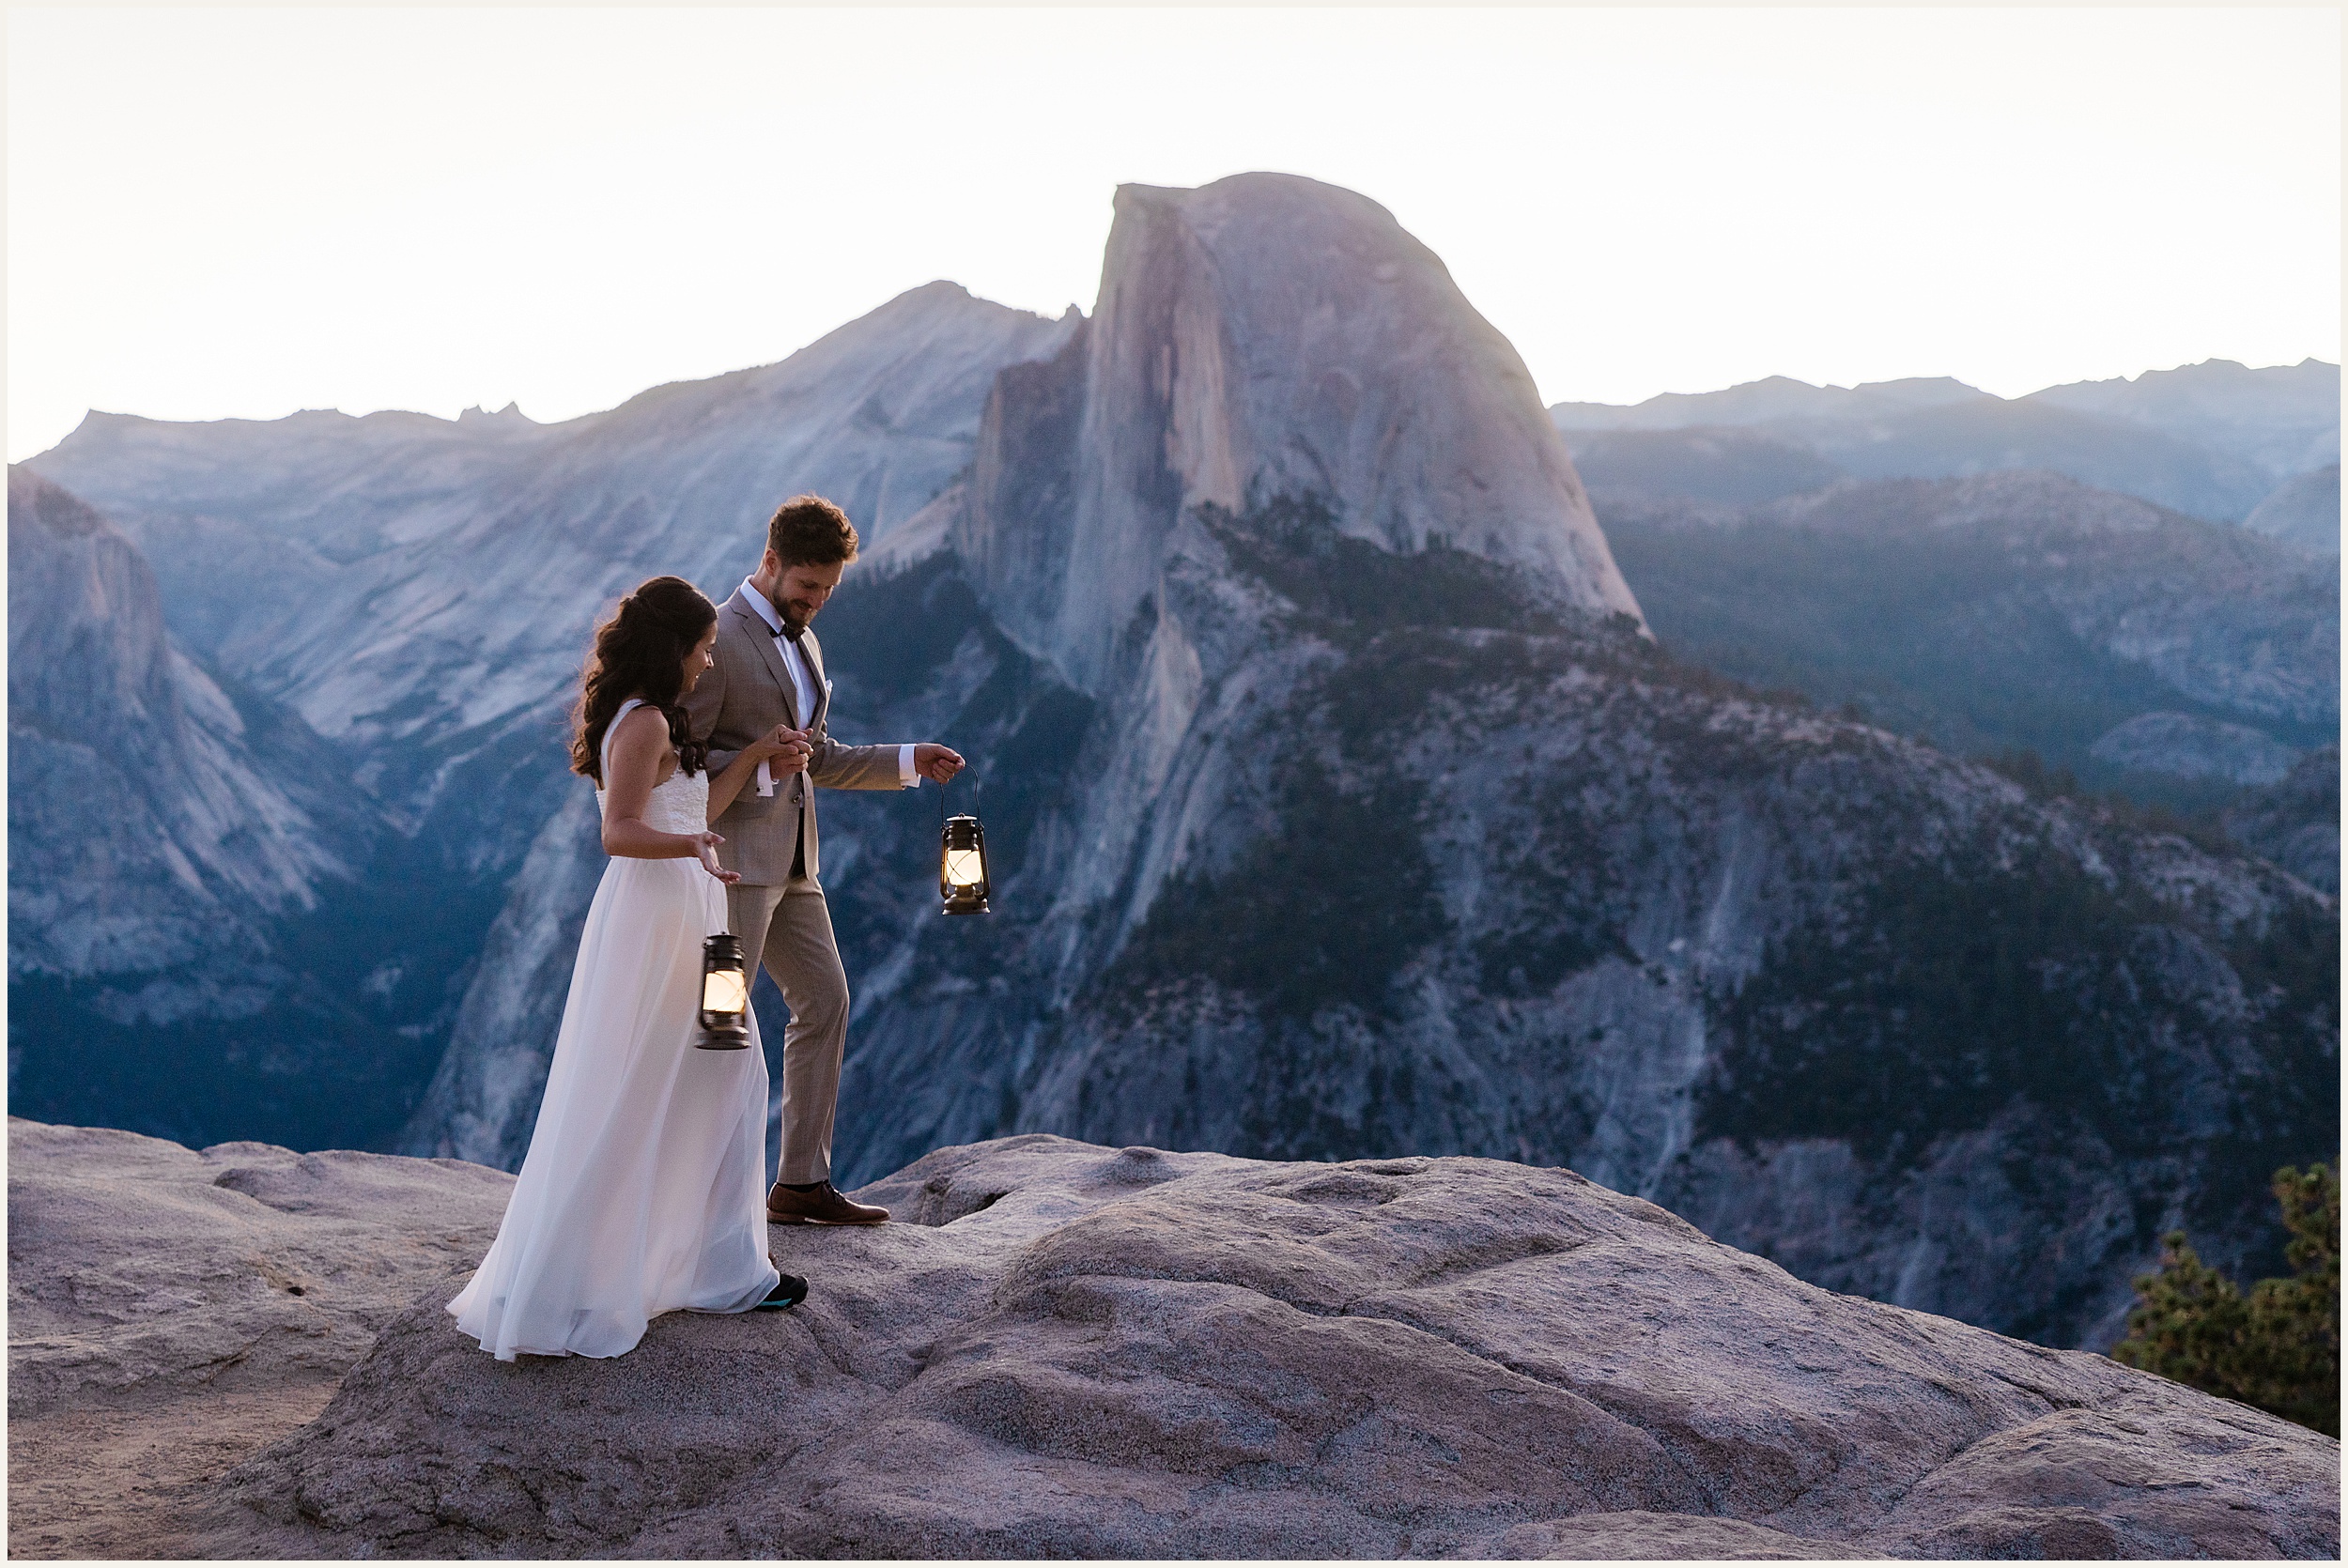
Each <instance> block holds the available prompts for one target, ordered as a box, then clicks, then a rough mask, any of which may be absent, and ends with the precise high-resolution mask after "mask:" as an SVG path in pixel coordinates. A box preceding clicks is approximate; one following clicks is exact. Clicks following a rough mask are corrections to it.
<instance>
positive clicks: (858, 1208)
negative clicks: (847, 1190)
mask: <svg viewBox="0 0 2348 1568" xmlns="http://www.w3.org/2000/svg"><path fill="white" fill-rule="evenodd" d="M766 1218H767V1220H768V1221H769V1222H773V1223H775V1224H778V1225H877V1224H879V1223H880V1222H882V1221H884V1220H886V1219H888V1210H887V1209H885V1208H883V1207H880V1206H879V1205H877V1204H869V1203H857V1202H855V1201H854V1200H853V1199H850V1198H846V1197H843V1196H842V1194H841V1191H840V1189H839V1188H837V1187H834V1186H833V1185H832V1184H831V1183H830V1182H828V1181H826V1182H825V1183H824V1184H823V1185H822V1186H821V1187H816V1188H812V1189H811V1190H810V1191H805V1192H794V1191H792V1190H791V1189H790V1188H788V1187H785V1186H783V1185H782V1184H781V1183H780V1182H778V1183H776V1185H775V1189H774V1191H771V1192H769V1193H767V1194H766Z"/></svg>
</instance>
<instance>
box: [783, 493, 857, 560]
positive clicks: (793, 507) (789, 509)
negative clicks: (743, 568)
mask: <svg viewBox="0 0 2348 1568" xmlns="http://www.w3.org/2000/svg"><path fill="white" fill-rule="evenodd" d="M858 543H859V541H858V540H857V536H856V525H855V524H854V523H852V522H850V521H848V515H847V514H846V513H845V512H842V511H841V510H840V508H839V507H837V506H834V505H833V504H832V503H831V502H830V501H827V500H825V499H824V498H823V497H821V496H793V497H792V498H791V499H790V500H787V501H784V502H783V503H782V504H781V505H780V506H779V507H777V508H776V509H775V515H774V516H773V517H772V518H771V519H769V520H768V522H767V524H766V547H767V548H768V549H770V550H772V551H774V552H775V558H776V559H777V560H778V561H781V562H782V563H783V564H784V565H785V566H838V565H841V564H842V563H843V562H846V561H854V560H855V559H856V550H857V544H858Z"/></svg>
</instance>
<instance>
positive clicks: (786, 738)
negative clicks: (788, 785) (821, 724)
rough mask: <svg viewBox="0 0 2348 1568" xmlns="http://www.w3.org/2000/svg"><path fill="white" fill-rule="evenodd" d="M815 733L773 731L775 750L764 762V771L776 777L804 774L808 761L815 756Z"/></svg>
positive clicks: (790, 730)
mask: <svg viewBox="0 0 2348 1568" xmlns="http://www.w3.org/2000/svg"><path fill="white" fill-rule="evenodd" d="M814 736H815V731H814V730H792V729H789V728H780V727H779V728H778V729H777V730H775V741H776V750H775V753H774V755H773V756H771V757H769V758H767V760H766V771H767V772H768V773H770V774H772V775H774V776H777V777H780V776H783V775H785V774H794V773H805V772H806V771H807V763H808V759H809V758H811V757H812V756H814V755H815V740H814Z"/></svg>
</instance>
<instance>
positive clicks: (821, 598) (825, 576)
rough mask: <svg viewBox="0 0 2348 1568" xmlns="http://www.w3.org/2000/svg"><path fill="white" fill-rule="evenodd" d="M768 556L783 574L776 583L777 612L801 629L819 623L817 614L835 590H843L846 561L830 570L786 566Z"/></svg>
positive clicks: (832, 566) (833, 564) (773, 557)
mask: <svg viewBox="0 0 2348 1568" xmlns="http://www.w3.org/2000/svg"><path fill="white" fill-rule="evenodd" d="M766 554H767V559H768V560H769V561H771V562H773V563H774V564H775V565H776V566H777V567H779V568H780V572H781V576H780V577H779V578H777V579H776V582H775V590H774V595H773V596H774V601H775V608H776V609H777V610H778V611H780V613H781V616H782V618H783V619H784V620H785V621H788V622H790V623H792V624H794V625H797V626H804V625H806V624H807V623H809V622H811V621H812V620H814V619H815V612H816V611H818V610H820V609H822V608H823V607H824V606H825V604H826V602H828V601H829V600H830V598H831V593H832V590H833V589H835V588H838V587H839V586H840V579H841V577H842V576H844V575H846V573H847V570H848V563H847V562H846V561H833V562H832V563H831V564H830V565H828V566H783V565H781V562H780V560H779V559H778V558H777V557H776V556H775V553H774V552H773V551H772V550H769V551H767V552H766Z"/></svg>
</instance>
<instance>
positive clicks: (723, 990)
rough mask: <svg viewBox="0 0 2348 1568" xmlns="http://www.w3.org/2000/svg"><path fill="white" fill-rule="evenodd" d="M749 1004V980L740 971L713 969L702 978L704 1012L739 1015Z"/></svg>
mask: <svg viewBox="0 0 2348 1568" xmlns="http://www.w3.org/2000/svg"><path fill="white" fill-rule="evenodd" d="M749 1002H750V986H749V978H748V977H747V976H744V975H743V973H742V972H741V971H740V970H739V969H713V970H711V971H710V972H709V973H708V974H706V975H704V976H702V1011H703V1012H710V1013H738V1012H740V1011H742V1010H743V1009H744V1008H746V1007H749Z"/></svg>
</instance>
